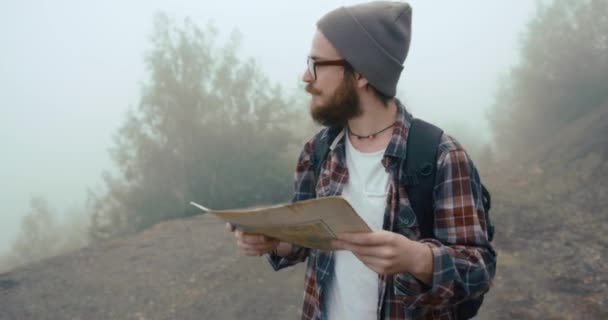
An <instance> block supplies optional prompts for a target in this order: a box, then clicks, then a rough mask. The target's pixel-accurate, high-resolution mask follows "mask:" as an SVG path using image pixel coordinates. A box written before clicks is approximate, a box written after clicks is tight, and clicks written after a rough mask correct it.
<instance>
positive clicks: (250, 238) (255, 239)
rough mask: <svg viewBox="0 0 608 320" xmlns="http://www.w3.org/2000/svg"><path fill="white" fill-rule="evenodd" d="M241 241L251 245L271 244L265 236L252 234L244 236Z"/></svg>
mask: <svg viewBox="0 0 608 320" xmlns="http://www.w3.org/2000/svg"><path fill="white" fill-rule="evenodd" d="M241 240H242V241H243V242H246V243H249V244H265V243H269V242H271V241H269V240H267V239H266V238H265V237H264V236H263V235H259V234H251V233H245V234H243V236H242V237H241Z"/></svg>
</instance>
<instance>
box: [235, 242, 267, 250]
mask: <svg viewBox="0 0 608 320" xmlns="http://www.w3.org/2000/svg"><path fill="white" fill-rule="evenodd" d="M237 244H238V246H239V248H241V249H245V250H260V251H270V250H272V249H274V247H275V245H274V244H273V243H270V242H269V243H263V244H250V243H246V242H243V241H240V240H239V241H238V242H237Z"/></svg>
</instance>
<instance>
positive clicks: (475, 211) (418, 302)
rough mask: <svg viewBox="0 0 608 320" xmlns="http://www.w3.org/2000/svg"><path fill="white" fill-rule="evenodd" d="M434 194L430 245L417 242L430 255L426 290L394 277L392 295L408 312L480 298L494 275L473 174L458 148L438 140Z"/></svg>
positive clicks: (407, 277) (403, 277)
mask: <svg viewBox="0 0 608 320" xmlns="http://www.w3.org/2000/svg"><path fill="white" fill-rule="evenodd" d="M442 141H443V142H442V144H441V145H440V155H439V157H438V162H437V175H436V184H435V189H434V194H433V196H434V213H435V217H434V234H435V239H421V240H420V242H422V243H424V244H426V245H428V246H429V247H430V248H431V251H432V254H433V276H432V282H431V284H430V285H427V284H425V283H423V282H421V281H419V280H418V279H416V278H414V277H413V276H412V275H410V274H409V273H408V274H399V275H396V276H395V290H396V291H397V292H396V293H397V295H398V296H401V297H403V299H404V302H405V303H406V304H407V305H409V306H411V307H445V306H449V305H454V304H457V303H459V302H462V301H463V300H466V299H470V298H474V297H477V296H479V295H482V294H484V293H485V292H487V291H488V290H489V288H490V285H491V282H492V279H493V278H494V274H495V272H496V253H495V251H494V249H493V248H492V246H491V245H490V243H489V241H488V236H487V226H486V219H485V212H484V208H483V203H482V192H481V183H480V179H479V174H478V173H477V169H476V168H475V166H474V164H473V162H472V161H471V160H470V159H469V157H468V155H467V153H466V152H465V151H464V149H462V147H461V146H460V145H459V144H458V143H457V142H455V141H454V140H452V139H451V138H449V137H447V136H444V139H443V140H442Z"/></svg>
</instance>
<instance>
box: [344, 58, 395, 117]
mask: <svg viewBox="0 0 608 320" xmlns="http://www.w3.org/2000/svg"><path fill="white" fill-rule="evenodd" d="M354 76H355V69H354V68H353V67H352V66H351V65H350V64H349V63H348V62H347V63H346V65H345V66H344V77H345V78H346V77H354ZM366 89H368V90H372V93H373V94H374V96H376V98H378V99H380V101H382V104H383V105H384V106H385V107H386V106H388V103H389V102H390V101H391V100H392V99H393V97H389V96H387V95H386V94H384V93H382V92H380V90H378V89H376V87H374V86H373V85H371V84H370V83H368V84H367V86H366Z"/></svg>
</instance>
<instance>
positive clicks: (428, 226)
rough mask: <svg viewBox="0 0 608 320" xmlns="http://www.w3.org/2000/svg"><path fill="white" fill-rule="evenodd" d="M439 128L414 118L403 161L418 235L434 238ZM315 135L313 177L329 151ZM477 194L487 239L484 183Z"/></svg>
mask: <svg viewBox="0 0 608 320" xmlns="http://www.w3.org/2000/svg"><path fill="white" fill-rule="evenodd" d="M442 135H443V130H441V129H439V128H438V127H436V126H434V125H432V124H430V123H428V122H425V121H422V120H420V119H414V120H413V121H412V125H411V127H410V129H409V134H408V139H407V155H406V162H405V168H404V170H405V173H406V179H405V180H406V181H405V188H406V190H407V192H408V195H409V200H410V204H411V205H412V209H413V210H414V213H415V214H416V219H418V225H419V227H420V233H421V237H422V238H435V235H434V234H433V229H434V228H433V226H434V214H433V189H434V186H435V173H436V171H437V168H436V163H437V162H436V160H437V149H438V147H439V142H440V140H441V136H442ZM328 136H329V135H328ZM326 138H327V136H326V137H325V139H317V140H316V141H315V142H314V145H313V153H312V155H311V163H312V165H313V167H314V169H315V171H314V172H315V179H316V178H318V177H319V174H320V173H321V165H322V163H323V161H325V158H326V157H327V154H328V153H329V142H328V141H327V140H326ZM481 192H482V194H481V196H482V202H483V207H484V211H485V215H486V217H485V218H486V224H487V231H488V240H489V241H492V240H493V239H494V225H492V223H491V222H490V215H489V214H490V207H491V196H490V192H489V191H488V189H486V187H485V186H484V185H483V184H482V185H481ZM482 302H483V295H482V296H479V297H477V298H475V299H470V300H466V301H464V302H462V303H460V304H459V305H458V306H457V308H456V319H459V320H461V319H471V318H473V317H474V316H475V315H477V311H478V310H479V308H480V307H481V304H482Z"/></svg>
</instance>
